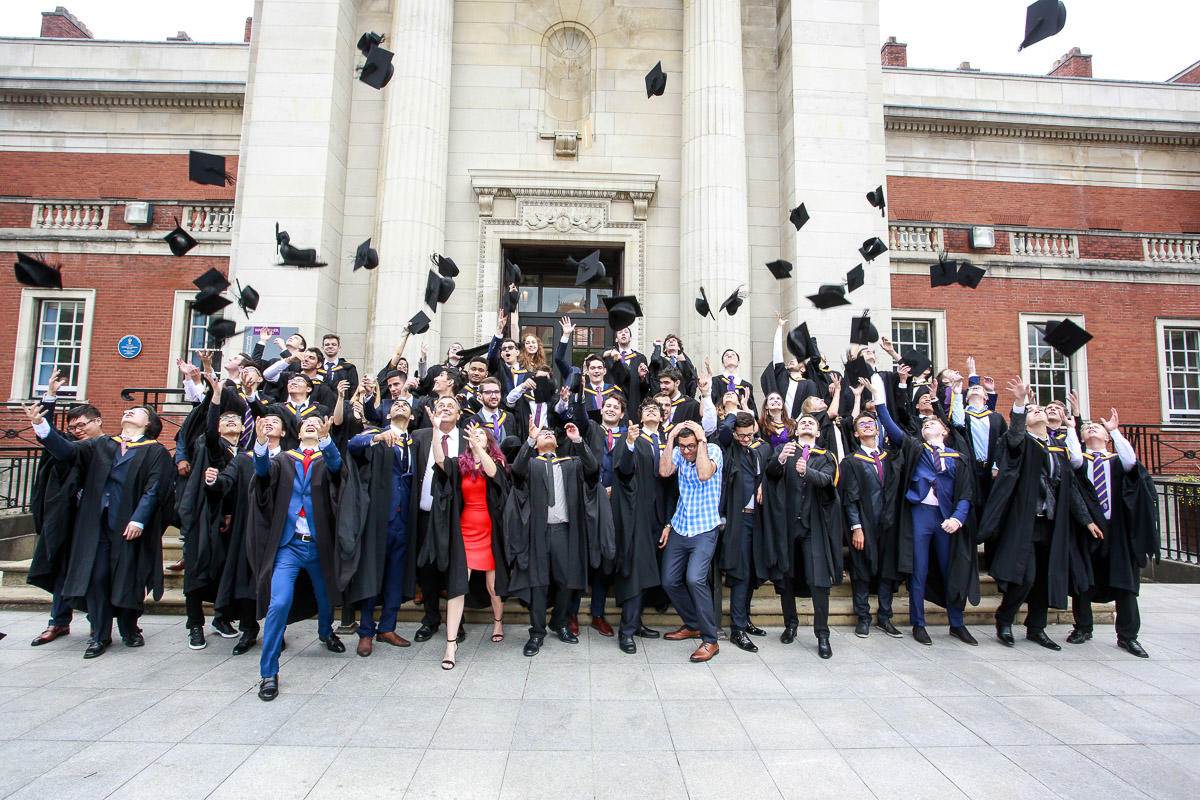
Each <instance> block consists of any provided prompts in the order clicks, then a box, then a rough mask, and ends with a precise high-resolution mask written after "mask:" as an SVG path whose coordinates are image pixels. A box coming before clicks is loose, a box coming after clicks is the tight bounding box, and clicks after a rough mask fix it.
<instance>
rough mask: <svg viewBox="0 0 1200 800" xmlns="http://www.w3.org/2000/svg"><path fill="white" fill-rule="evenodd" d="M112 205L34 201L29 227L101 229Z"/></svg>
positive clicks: (106, 226)
mask: <svg viewBox="0 0 1200 800" xmlns="http://www.w3.org/2000/svg"><path fill="white" fill-rule="evenodd" d="M111 210H112V206H108V205H102V204H99V203H34V204H33V221H32V222H30V224H29V227H31V228H38V229H42V230H64V231H101V230H106V229H107V228H108V215H109V211H111Z"/></svg>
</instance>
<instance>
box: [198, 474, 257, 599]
mask: <svg viewBox="0 0 1200 800" xmlns="http://www.w3.org/2000/svg"><path fill="white" fill-rule="evenodd" d="M253 477H254V455H253V454H252V453H251V452H249V451H243V452H241V453H238V454H237V455H236V456H234V457H233V459H232V460H231V461H230V462H229V463H228V464H226V465H225V468H224V469H223V470H221V472H220V474H218V475H217V479H216V480H215V481H213V484H212V486H209V487H208V495H209V503H211V504H213V505H214V506H217V505H219V507H220V508H221V513H222V514H223V515H224V516H226V517H227V518H228V519H229V525H228V528H227V535H228V539H227V541H226V546H225V564H224V566H223V567H222V568H221V579H220V582H219V583H218V584H217V595H216V598H215V599H214V600H213V608H215V609H216V610H217V611H220V612H223V613H224V616H226V617H228V618H230V619H236V618H237V617H238V616H239V615H240V611H239V610H238V608H237V604H238V602H240V601H243V600H255V599H257V597H258V593H257V589H256V586H255V582H256V578H255V575H254V571H253V570H252V569H251V567H250V557H249V554H248V553H247V548H246V525H247V524H248V522H249V519H250V513H249V512H250V481H251V479H252V478H253Z"/></svg>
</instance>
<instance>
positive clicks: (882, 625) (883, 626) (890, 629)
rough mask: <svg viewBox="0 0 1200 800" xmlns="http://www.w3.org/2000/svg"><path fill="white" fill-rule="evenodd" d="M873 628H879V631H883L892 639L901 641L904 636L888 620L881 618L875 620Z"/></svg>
mask: <svg viewBox="0 0 1200 800" xmlns="http://www.w3.org/2000/svg"><path fill="white" fill-rule="evenodd" d="M875 627H876V628H879V630H881V631H883V632H884V633H886V634H887V635H888V636H890V637H892V638H893V639H901V638H903V637H904V634H903V633H901V632H900V629H899V628H897V627H896V626H895V625H893V624H892V621H891V620H890V619H884V618H883V617H880V618H879V619H877V620H875Z"/></svg>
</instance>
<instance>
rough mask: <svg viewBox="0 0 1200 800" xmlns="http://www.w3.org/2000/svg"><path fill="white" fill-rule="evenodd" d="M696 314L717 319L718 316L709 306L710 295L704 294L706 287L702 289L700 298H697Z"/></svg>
mask: <svg viewBox="0 0 1200 800" xmlns="http://www.w3.org/2000/svg"><path fill="white" fill-rule="evenodd" d="M696 313H697V314H699V315H700V316H702V317H712V318H713V319H716V318H717V315H716V314H714V313H713V312H712V308H710V307H709V305H708V295H706V294H705V293H704V287H703V286H701V287H700V296H699V297H697V298H696Z"/></svg>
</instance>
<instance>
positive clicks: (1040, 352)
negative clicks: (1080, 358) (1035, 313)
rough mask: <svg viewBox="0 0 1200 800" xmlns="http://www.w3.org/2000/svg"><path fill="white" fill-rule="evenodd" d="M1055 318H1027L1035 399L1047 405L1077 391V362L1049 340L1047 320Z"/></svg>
mask: <svg viewBox="0 0 1200 800" xmlns="http://www.w3.org/2000/svg"><path fill="white" fill-rule="evenodd" d="M1051 321H1053V320H1026V321H1025V336H1024V340H1025V363H1026V374H1027V375H1028V376H1029V386H1030V389H1031V391H1032V392H1033V397H1034V402H1036V403H1037V404H1038V405H1043V406H1044V405H1045V404H1046V403H1049V402H1050V401H1051V400H1066V399H1067V393H1068V392H1070V391H1072V390H1076V391H1078V388H1077V387H1078V386H1079V381H1078V380H1077V379H1076V375H1078V366H1077V365H1076V364H1071V363H1069V362H1068V361H1067V358H1066V356H1064V355H1063V354H1062V353H1060V352H1058V351H1057V350H1055V349H1054V348H1053V347H1051V346H1050V345H1048V344H1046V337H1045V335H1044V331H1045V328H1046V323H1047V322H1051Z"/></svg>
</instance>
